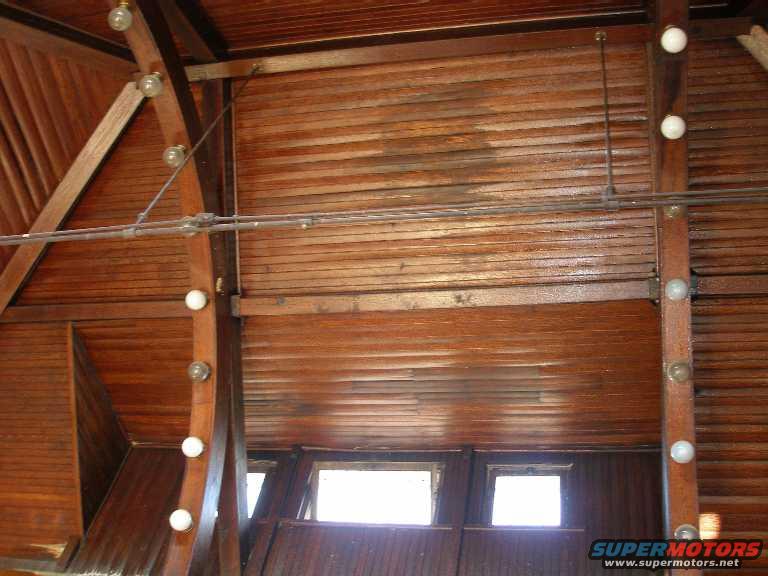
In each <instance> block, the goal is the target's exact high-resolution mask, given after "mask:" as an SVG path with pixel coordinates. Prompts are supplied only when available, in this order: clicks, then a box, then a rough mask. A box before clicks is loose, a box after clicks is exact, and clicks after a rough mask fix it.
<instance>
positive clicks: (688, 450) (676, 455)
mask: <svg viewBox="0 0 768 576" xmlns="http://www.w3.org/2000/svg"><path fill="white" fill-rule="evenodd" d="M669 455H670V456H672V460H674V461H675V462H677V463H678V464H688V462H690V461H691V460H693V457H694V456H695V455H696V449H695V448H694V447H693V444H691V443H690V442H688V441H687V440H678V441H677V442H675V443H674V444H672V448H670V450H669Z"/></svg>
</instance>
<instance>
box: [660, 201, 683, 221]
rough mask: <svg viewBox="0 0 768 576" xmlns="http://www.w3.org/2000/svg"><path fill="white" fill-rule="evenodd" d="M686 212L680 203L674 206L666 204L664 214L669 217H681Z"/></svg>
mask: <svg viewBox="0 0 768 576" xmlns="http://www.w3.org/2000/svg"><path fill="white" fill-rule="evenodd" d="M684 213H685V209H684V208H683V207H682V206H680V205H679V204H675V205H673V206H664V216H666V217H667V218H669V219H673V218H679V217H680V216H682V215H683V214H684Z"/></svg>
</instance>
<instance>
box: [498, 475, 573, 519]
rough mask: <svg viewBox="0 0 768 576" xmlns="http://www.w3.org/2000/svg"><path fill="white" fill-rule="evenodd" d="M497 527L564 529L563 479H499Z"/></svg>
mask: <svg viewBox="0 0 768 576" xmlns="http://www.w3.org/2000/svg"><path fill="white" fill-rule="evenodd" d="M491 522H492V524H493V525H494V526H560V523H561V498H560V476H535V475H531V476H522V475H520V476H497V477H496V484H495V488H494V494H493V516H492V521H491Z"/></svg>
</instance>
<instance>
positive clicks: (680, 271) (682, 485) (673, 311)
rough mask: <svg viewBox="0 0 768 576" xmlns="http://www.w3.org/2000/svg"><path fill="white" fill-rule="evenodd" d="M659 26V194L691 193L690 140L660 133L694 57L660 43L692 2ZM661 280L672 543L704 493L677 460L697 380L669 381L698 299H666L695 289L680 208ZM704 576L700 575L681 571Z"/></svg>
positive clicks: (661, 216)
mask: <svg viewBox="0 0 768 576" xmlns="http://www.w3.org/2000/svg"><path fill="white" fill-rule="evenodd" d="M656 10H657V12H656V22H657V25H658V28H657V34H656V38H655V41H654V44H653V49H652V51H653V61H652V64H653V65H652V70H653V77H652V94H653V101H654V106H653V111H654V113H653V114H651V117H652V121H653V122H654V124H655V129H654V130H653V134H654V143H653V147H654V151H655V165H656V186H655V189H656V191H657V192H658V193H665V192H673V191H677V190H686V189H687V187H688V141H687V138H686V137H685V136H683V137H682V138H679V139H676V140H673V139H667V138H664V137H663V136H662V134H661V131H660V124H661V121H662V119H663V118H665V117H666V116H668V115H675V116H680V117H682V118H683V119H685V118H686V112H687V86H688V78H687V75H688V53H687V50H684V51H682V52H680V53H677V54H670V53H668V52H665V51H664V50H663V49H662V48H661V45H660V38H661V32H662V31H664V29H665V28H666V27H668V26H677V27H679V28H682V29H683V30H687V29H688V1H687V0H660V1H659V2H658V3H657V8H656ZM656 218H657V223H658V241H659V258H658V268H659V279H660V298H659V301H660V306H661V333H662V334H661V335H662V356H663V364H662V366H663V370H664V374H663V375H662V378H663V385H662V465H663V474H664V512H665V530H666V534H667V537H668V538H674V537H675V531H676V530H677V528H678V527H680V526H682V525H685V524H689V525H692V526H696V527H697V526H698V514H699V505H698V487H697V482H696V460H695V458H694V459H693V460H692V461H691V462H688V463H685V464H681V463H677V462H675V461H674V460H673V459H672V458H671V455H670V450H671V447H672V445H673V444H674V443H675V442H677V441H688V442H690V443H691V444H694V445H695V428H694V389H693V381H692V379H691V378H690V375H688V377H687V378H685V377H684V378H682V379H681V378H678V379H677V380H675V379H673V378H670V377H669V368H670V366H672V365H674V364H681V363H682V364H683V365H685V366H688V367H690V366H691V365H692V361H693V358H692V354H691V299H690V297H689V296H688V297H684V298H682V299H673V298H670V297H669V296H667V295H666V289H667V286H668V285H669V283H670V282H671V281H672V280H683V281H684V282H685V283H686V285H687V286H690V282H691V273H690V246H689V237H688V215H687V211H686V210H685V209H684V208H683V207H679V210H669V209H668V210H658V211H657V214H656ZM678 572H679V573H685V574H697V573H700V571H696V570H690V571H676V570H672V572H671V573H672V574H675V573H678Z"/></svg>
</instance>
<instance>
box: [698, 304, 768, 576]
mask: <svg viewBox="0 0 768 576" xmlns="http://www.w3.org/2000/svg"><path fill="white" fill-rule="evenodd" d="M693 353H694V370H695V376H696V440H697V445H698V456H699V463H698V469H699V500H700V508H701V514H702V517H703V518H704V519H706V522H705V526H706V527H707V529H708V530H709V531H710V533H711V534H714V532H713V530H714V531H716V532H719V536H720V537H721V538H759V539H761V540H763V541H765V540H768V511H767V510H766V501H767V500H768V413H766V402H765V398H766V397H768V299H766V298H765V297H756V298H723V299H711V298H706V299H701V300H699V301H697V302H696V303H695V305H694V307H693ZM766 569H768V555H766V553H765V552H764V553H763V557H762V558H761V559H760V560H757V561H754V562H746V563H745V568H744V569H743V570H741V572H743V573H744V574H754V575H757V574H764V573H765V571H766ZM715 572H717V571H712V572H711V574H714V573H715Z"/></svg>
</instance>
